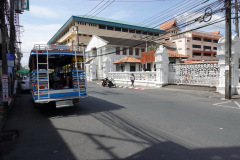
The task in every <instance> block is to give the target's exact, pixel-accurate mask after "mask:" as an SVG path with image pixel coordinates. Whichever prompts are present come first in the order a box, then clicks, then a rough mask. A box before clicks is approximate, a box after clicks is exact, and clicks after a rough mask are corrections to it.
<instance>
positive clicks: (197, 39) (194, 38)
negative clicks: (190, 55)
mask: <svg viewBox="0 0 240 160" xmlns="http://www.w3.org/2000/svg"><path fill="white" fill-rule="evenodd" d="M193 40H195V41H201V40H202V38H199V37H193Z"/></svg>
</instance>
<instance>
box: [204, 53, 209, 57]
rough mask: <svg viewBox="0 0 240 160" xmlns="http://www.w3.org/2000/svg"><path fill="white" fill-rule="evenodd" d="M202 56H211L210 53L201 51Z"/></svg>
mask: <svg viewBox="0 0 240 160" xmlns="http://www.w3.org/2000/svg"><path fill="white" fill-rule="evenodd" d="M203 55H204V56H208V57H211V53H203Z"/></svg>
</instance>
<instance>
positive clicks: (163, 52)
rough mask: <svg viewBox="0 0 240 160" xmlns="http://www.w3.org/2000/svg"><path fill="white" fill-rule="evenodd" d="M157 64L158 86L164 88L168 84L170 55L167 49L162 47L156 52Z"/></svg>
mask: <svg viewBox="0 0 240 160" xmlns="http://www.w3.org/2000/svg"><path fill="white" fill-rule="evenodd" d="M155 64H156V72H157V73H156V79H157V82H156V86H157V87H163V86H164V85H167V84H168V67H169V66H168V64H169V59H168V53H167V49H166V48H165V47H163V46H162V45H160V46H159V47H158V49H157V50H156V52H155Z"/></svg>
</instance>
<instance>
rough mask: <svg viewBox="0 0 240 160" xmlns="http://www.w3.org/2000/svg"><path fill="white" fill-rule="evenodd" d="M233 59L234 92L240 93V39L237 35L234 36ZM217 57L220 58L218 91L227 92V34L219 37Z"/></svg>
mask: <svg viewBox="0 0 240 160" xmlns="http://www.w3.org/2000/svg"><path fill="white" fill-rule="evenodd" d="M231 54H232V56H231V57H232V59H231V79H232V85H231V87H232V89H231V91H232V94H239V93H240V92H239V91H240V86H239V69H238V68H239V55H240V40H239V38H238V37H237V36H236V35H235V36H233V37H232V53H231ZM217 58H218V60H219V62H218V64H219V70H220V74H219V84H218V86H217V92H219V93H221V94H225V71H226V70H228V67H226V65H225V36H223V37H222V38H220V39H219V41H218V44H217Z"/></svg>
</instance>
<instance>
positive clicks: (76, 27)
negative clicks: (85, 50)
mask: <svg viewBox="0 0 240 160" xmlns="http://www.w3.org/2000/svg"><path fill="white" fill-rule="evenodd" d="M74 27H75V28H73V30H74V29H76V31H77V46H78V50H79V35H78V26H74ZM74 31H75V30H74Z"/></svg>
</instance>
